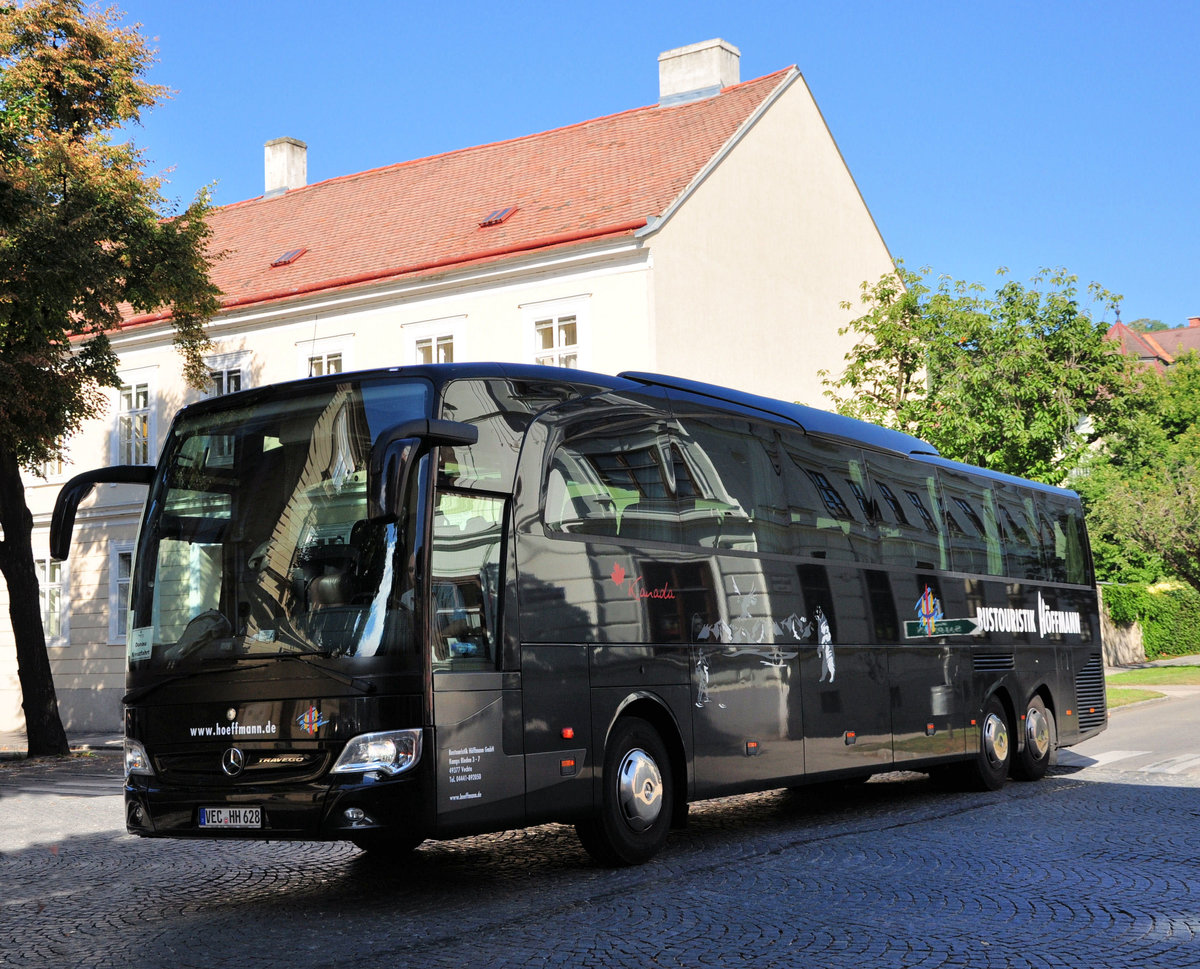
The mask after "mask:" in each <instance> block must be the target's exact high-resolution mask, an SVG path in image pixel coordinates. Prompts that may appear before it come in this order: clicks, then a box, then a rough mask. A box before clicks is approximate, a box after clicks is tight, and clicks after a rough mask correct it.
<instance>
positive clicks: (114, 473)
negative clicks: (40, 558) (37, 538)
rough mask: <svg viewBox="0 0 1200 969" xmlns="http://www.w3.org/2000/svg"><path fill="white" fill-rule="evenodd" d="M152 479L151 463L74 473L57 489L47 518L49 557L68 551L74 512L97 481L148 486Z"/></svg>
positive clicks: (58, 555) (61, 555) (100, 482)
mask: <svg viewBox="0 0 1200 969" xmlns="http://www.w3.org/2000/svg"><path fill="white" fill-rule="evenodd" d="M152 481H154V466H153V465H150V464H123V465H118V466H116V467H112V468H97V469H96V470H94V471H85V472H83V474H77V475H75V477H73V478H72V479H71V480H70V481H68V482H67V483H66V484H65V485H63V486H62V490H60V491H59V493H58V498H56V499H55V501H54V514H53V515H52V516H51V518H50V557H51V558H54V559H58V560H59V561H60V562H61V561H62V560H63V559H65V558H66V557H67V556H68V555H69V554H70V553H71V533H72V532H73V531H74V530H75V512H77V511H78V510H79V503H80V502H81V501H83V499H84V498H86V497H87V496H88V495H89V494H90V493H91V490H92V486H93V485H97V484H105V483H107V484H139V485H146V486H149V485H150V483H151V482H152Z"/></svg>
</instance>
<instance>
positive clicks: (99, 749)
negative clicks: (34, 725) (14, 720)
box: [0, 730, 124, 760]
mask: <svg viewBox="0 0 1200 969" xmlns="http://www.w3.org/2000/svg"><path fill="white" fill-rule="evenodd" d="M67 742H68V743H69V744H70V745H71V751H72V752H73V753H77V754H81V753H96V754H120V753H122V752H123V750H124V738H123V737H122V736H121V734H119V733H116V732H113V733H108V734H96V733H87V734H83V733H80V734H75V733H71V732H68V733H67ZM28 746H29V745H28V740H27V738H26V736H25V731H24V730H13V731H9V732H7V733H0V760H24V759H25V751H26V749H27V748H28Z"/></svg>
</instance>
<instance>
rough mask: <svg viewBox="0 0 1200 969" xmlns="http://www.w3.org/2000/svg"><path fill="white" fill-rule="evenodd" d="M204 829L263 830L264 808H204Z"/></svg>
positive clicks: (202, 818)
mask: <svg viewBox="0 0 1200 969" xmlns="http://www.w3.org/2000/svg"><path fill="white" fill-rule="evenodd" d="M200 827H202V828H261V827H262V808H258V807H202V808H201V809H200Z"/></svg>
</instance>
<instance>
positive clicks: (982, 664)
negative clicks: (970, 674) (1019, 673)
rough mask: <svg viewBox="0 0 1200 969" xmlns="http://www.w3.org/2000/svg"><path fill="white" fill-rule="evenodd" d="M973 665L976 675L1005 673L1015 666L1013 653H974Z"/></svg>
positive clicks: (972, 657) (972, 656)
mask: <svg viewBox="0 0 1200 969" xmlns="http://www.w3.org/2000/svg"><path fill="white" fill-rule="evenodd" d="M971 663H972V665H973V666H974V669H975V672H976V673H1003V672H1004V671H1005V670H1011V669H1012V668H1013V665H1014V664H1013V654H1012V653H972V654H971Z"/></svg>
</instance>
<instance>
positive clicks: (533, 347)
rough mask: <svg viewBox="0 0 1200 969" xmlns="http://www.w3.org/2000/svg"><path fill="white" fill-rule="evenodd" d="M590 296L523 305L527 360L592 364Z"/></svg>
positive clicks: (572, 366) (560, 364) (577, 365)
mask: <svg viewBox="0 0 1200 969" xmlns="http://www.w3.org/2000/svg"><path fill="white" fill-rule="evenodd" d="M590 313H591V297H589V296H586V295H583V296H570V297H567V298H566V299H556V300H552V301H548V302H544V303H527V304H525V305H523V306H522V307H521V317H522V321H523V323H524V327H525V338H524V343H525V354H526V355H525V360H526V361H529V362H532V363H536V364H543V365H545V366H550V367H567V368H570V369H577V368H589V367H591V365H592V364H591V359H590V355H591V350H590V346H591V339H590V334H591V328H590V323H589V317H590Z"/></svg>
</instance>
